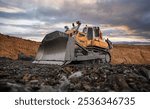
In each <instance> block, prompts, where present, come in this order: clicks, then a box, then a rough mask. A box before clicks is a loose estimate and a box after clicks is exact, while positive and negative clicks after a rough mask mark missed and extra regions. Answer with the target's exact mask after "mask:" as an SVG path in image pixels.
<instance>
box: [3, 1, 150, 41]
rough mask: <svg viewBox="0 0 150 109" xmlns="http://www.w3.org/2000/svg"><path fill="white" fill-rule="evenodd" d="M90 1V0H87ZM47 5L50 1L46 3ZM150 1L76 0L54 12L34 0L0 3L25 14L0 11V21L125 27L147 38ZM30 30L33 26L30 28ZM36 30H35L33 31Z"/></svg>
mask: <svg viewBox="0 0 150 109" xmlns="http://www.w3.org/2000/svg"><path fill="white" fill-rule="evenodd" d="M91 2H92V0H91ZM49 3H50V2H49ZM149 4H150V1H149V0H97V2H96V3H93V4H92V3H91V4H81V3H80V2H79V1H78V0H74V1H73V2H71V1H64V2H63V4H62V5H61V6H60V7H59V8H58V9H55V8H54V7H52V6H51V5H52V4H49V5H46V6H45V5H41V4H39V3H38V2H36V3H35V1H34V0H30V3H29V2H22V1H20V0H13V2H10V1H9V0H5V1H4V0H0V6H1V7H9V6H12V7H18V8H21V9H25V12H18V13H7V12H0V18H10V19H16V20H17V19H27V20H35V19H36V20H39V21H43V22H45V24H46V26H47V25H53V24H55V23H61V22H74V21H76V20H81V21H82V22H83V23H91V24H94V25H99V24H109V25H112V26H121V25H125V26H128V27H129V28H130V30H131V31H133V33H132V34H128V35H136V36H137V37H138V36H143V37H145V38H148V39H149V38H150V37H149V36H150V6H149ZM31 28H34V27H31ZM34 29H37V28H34Z"/></svg>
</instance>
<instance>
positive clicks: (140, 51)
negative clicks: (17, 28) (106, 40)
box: [0, 34, 150, 64]
mask: <svg viewBox="0 0 150 109" xmlns="http://www.w3.org/2000/svg"><path fill="white" fill-rule="evenodd" d="M39 44H40V43H38V42H34V41H30V40H24V39H21V38H16V37H10V36H6V35H2V34H0V57H8V58H11V59H18V55H19V54H20V53H23V54H24V55H26V56H33V57H35V55H36V52H37V49H38V47H39ZM111 56H112V64H122V63H123V64H150V58H149V56H150V45H145V46H144V45H114V48H113V49H112V50H111Z"/></svg>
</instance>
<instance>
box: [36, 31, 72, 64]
mask: <svg viewBox="0 0 150 109" xmlns="http://www.w3.org/2000/svg"><path fill="white" fill-rule="evenodd" d="M68 39H69V37H68V36H67V34H65V33H63V32H59V31H55V32H52V33H49V34H47V35H46V36H45V38H44V39H43V41H42V43H41V45H40V47H39V49H38V52H37V55H36V58H35V61H34V62H33V63H40V64H58V65H63V64H64V63H65V62H66V59H68V56H67V55H68V54H70V53H69V52H70V51H69V50H66V49H68V47H67V46H70V45H67V44H68ZM70 43H71V42H70ZM70 49H71V48H70ZM67 52H68V53H67ZM66 57H67V58H66Z"/></svg>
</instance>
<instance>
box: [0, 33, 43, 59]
mask: <svg viewBox="0 0 150 109" xmlns="http://www.w3.org/2000/svg"><path fill="white" fill-rule="evenodd" d="M39 44H40V43H38V42H35V41H30V40H25V39H21V38H16V37H12V36H8V35H3V34H0V57H7V58H11V59H18V55H19V54H22V53H23V54H25V55H26V56H35V55H36V52H37V49H38V47H39Z"/></svg>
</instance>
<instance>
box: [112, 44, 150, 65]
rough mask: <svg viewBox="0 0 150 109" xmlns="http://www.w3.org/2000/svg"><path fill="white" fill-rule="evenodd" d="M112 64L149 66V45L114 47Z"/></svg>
mask: <svg viewBox="0 0 150 109" xmlns="http://www.w3.org/2000/svg"><path fill="white" fill-rule="evenodd" d="M111 56H112V64H121V63H123V64H150V58H149V56H150V45H114V48H113V49H112V51H111Z"/></svg>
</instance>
